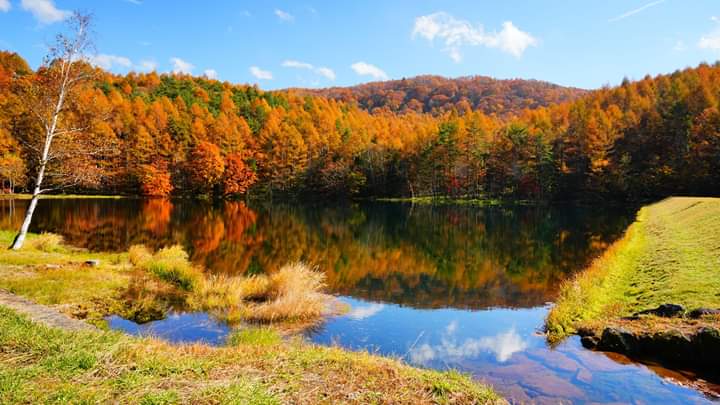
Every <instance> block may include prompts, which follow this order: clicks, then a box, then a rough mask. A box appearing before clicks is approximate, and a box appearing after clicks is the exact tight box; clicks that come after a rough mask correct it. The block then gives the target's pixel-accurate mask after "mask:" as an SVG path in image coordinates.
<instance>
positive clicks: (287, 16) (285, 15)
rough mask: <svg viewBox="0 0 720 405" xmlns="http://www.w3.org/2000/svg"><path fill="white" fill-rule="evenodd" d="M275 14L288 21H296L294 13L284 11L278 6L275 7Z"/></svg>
mask: <svg viewBox="0 0 720 405" xmlns="http://www.w3.org/2000/svg"><path fill="white" fill-rule="evenodd" d="M275 15H276V16H277V18H279V19H280V20H282V21H288V22H292V21H295V16H294V15H292V14H290V13H288V12H286V11H282V10H280V9H278V8H276V9H275Z"/></svg>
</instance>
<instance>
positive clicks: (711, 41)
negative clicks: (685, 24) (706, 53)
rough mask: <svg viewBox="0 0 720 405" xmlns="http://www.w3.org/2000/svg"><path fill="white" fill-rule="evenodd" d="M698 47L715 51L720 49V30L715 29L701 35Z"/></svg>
mask: <svg viewBox="0 0 720 405" xmlns="http://www.w3.org/2000/svg"><path fill="white" fill-rule="evenodd" d="M698 47H699V48H700V49H710V50H713V51H717V50H720V30H715V31H713V32H711V33H709V34H706V35H703V36H702V37H700V41H698Z"/></svg>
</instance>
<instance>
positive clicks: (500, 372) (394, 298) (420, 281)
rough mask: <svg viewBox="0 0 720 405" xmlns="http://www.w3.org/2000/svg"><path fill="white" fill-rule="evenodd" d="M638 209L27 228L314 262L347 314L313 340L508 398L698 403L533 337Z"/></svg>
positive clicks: (459, 209) (431, 211) (159, 328)
mask: <svg viewBox="0 0 720 405" xmlns="http://www.w3.org/2000/svg"><path fill="white" fill-rule="evenodd" d="M0 204H2V205H1V206H2V208H3V212H4V215H3V217H2V218H3V221H4V223H2V224H0V225H2V226H3V227H10V226H17V224H18V223H19V222H20V220H21V215H22V210H23V208H24V205H25V204H26V203H25V202H21V201H16V202H14V203H12V202H9V201H2V202H0ZM634 211H635V210H634V209H616V208H612V209H611V208H603V207H594V208H587V207H586V208H582V207H573V206H559V207H550V208H548V207H514V208H507V207H503V208H500V207H490V208H477V207H466V206H414V207H413V206H410V205H402V204H379V203H372V204H371V203H366V204H365V203H364V204H354V205H343V206H332V207H318V206H286V205H272V206H271V205H261V206H252V207H248V206H247V205H245V204H243V203H238V202H224V203H217V204H210V203H198V202H190V201H173V202H170V201H162V200H134V199H127V200H42V201H41V202H40V205H39V208H38V211H37V214H36V218H35V221H34V225H33V231H36V232H38V231H49V232H57V233H60V234H62V235H64V236H65V238H66V240H67V241H69V242H70V243H72V244H75V245H78V246H83V247H86V248H89V249H92V250H97V251H99V250H124V249H127V248H128V247H129V246H130V245H133V244H137V243H144V244H146V245H148V246H151V247H153V248H160V247H164V246H168V245H171V244H175V243H179V244H181V245H183V246H184V247H185V248H186V249H187V251H188V252H190V255H191V259H192V260H193V261H194V262H195V263H198V264H201V265H203V266H204V267H205V268H206V269H207V271H210V272H217V273H230V274H253V273H261V272H271V271H273V270H275V269H277V268H279V267H280V266H282V265H283V264H285V263H287V262H289V261H296V260H302V261H305V262H308V263H311V264H314V265H317V266H318V268H319V269H320V270H322V271H324V272H325V274H326V275H327V281H328V286H329V289H330V291H331V292H332V293H334V294H336V295H337V296H338V297H339V299H340V300H342V301H343V302H345V303H347V304H349V306H350V311H349V312H348V313H346V314H344V315H342V316H338V317H333V318H330V319H328V320H326V321H325V322H324V323H323V324H321V325H319V326H317V327H316V328H314V329H313V330H310V331H307V332H306V333H305V334H306V336H307V338H308V339H309V340H311V341H313V342H316V343H319V344H326V345H339V346H343V347H347V348H351V349H361V350H370V351H372V352H377V353H380V354H384V355H393V356H397V357H401V358H403V359H405V360H406V361H407V362H409V363H411V364H415V365H418V366H424V367H432V368H438V369H447V368H454V369H459V370H462V371H465V372H469V373H472V374H473V375H474V376H475V377H476V378H478V379H480V380H482V381H486V382H488V383H491V384H493V385H494V386H495V388H496V389H497V390H498V391H500V392H502V393H503V394H505V395H506V396H507V397H508V398H509V399H511V400H512V401H513V402H518V403H524V402H535V403H558V402H568V403H585V402H642V403H702V402H707V401H709V400H710V399H711V398H710V397H707V396H704V395H703V394H700V393H699V392H698V391H696V390H693V389H691V388H687V387H685V386H683V385H682V384H687V383H689V382H690V380H691V379H692V378H693V376H692V375H691V374H690V373H687V372H684V373H683V372H677V371H670V370H666V369H663V368H661V367H658V366H653V365H650V366H647V365H641V364H637V363H633V362H631V361H629V360H628V359H625V358H624V357H622V356H617V355H612V354H603V353H596V352H591V351H587V350H585V349H583V348H582V347H581V346H580V344H579V340H578V339H577V338H571V339H568V340H566V341H565V342H564V343H562V344H561V345H559V346H558V347H556V348H552V349H551V348H549V347H548V346H547V344H546V343H545V340H544V337H543V336H542V335H541V333H540V332H541V328H542V324H543V319H544V317H545V315H546V313H547V310H548V308H549V305H550V303H551V302H552V301H553V299H554V298H555V294H556V292H557V288H558V286H559V284H560V283H561V282H562V281H563V280H565V279H566V278H567V277H569V276H571V275H572V274H574V273H575V272H577V271H579V270H580V269H582V268H583V267H584V266H585V265H587V263H588V262H589V261H590V260H592V258H593V257H596V256H597V255H598V254H600V253H601V252H602V251H603V250H604V249H605V248H606V247H607V245H608V244H609V243H611V242H612V241H613V240H615V239H616V238H617V237H619V236H620V235H621V234H622V232H623V230H624V229H625V228H626V227H627V225H628V224H629V223H630V222H631V221H632V219H633V216H634ZM109 323H110V326H111V327H113V328H116V329H121V330H125V331H127V332H129V333H133V334H146V335H147V334H152V335H155V336H159V337H164V338H166V339H169V340H172V341H176V342H188V341H198V340H202V341H206V342H209V343H211V344H222V343H223V342H224V339H225V337H226V335H227V334H228V333H229V331H230V328H229V327H228V326H227V325H224V324H222V323H220V322H217V321H216V320H214V319H213V318H212V317H210V316H208V315H206V314H202V313H192V314H188V313H171V314H170V315H169V316H168V317H167V318H166V319H163V320H160V321H155V322H150V323H147V324H144V325H137V324H135V323H133V322H131V321H127V320H124V319H121V318H118V317H111V318H110V319H109Z"/></svg>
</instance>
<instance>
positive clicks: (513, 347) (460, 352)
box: [408, 321, 528, 365]
mask: <svg viewBox="0 0 720 405" xmlns="http://www.w3.org/2000/svg"><path fill="white" fill-rule="evenodd" d="M457 329H458V324H457V322H456V321H452V322H450V323H449V324H448V326H447V327H446V328H445V332H444V333H443V335H442V337H441V339H440V344H438V345H430V344H427V343H423V344H421V345H419V346H417V347H413V348H412V349H410V351H409V353H408V354H409V357H410V361H411V362H412V363H414V364H419V365H426V364H427V363H429V362H430V361H433V360H447V359H450V360H461V359H467V358H473V357H477V356H478V355H479V354H480V353H481V352H490V353H493V354H494V355H495V359H496V360H497V361H498V362H501V363H503V362H505V361H507V360H509V359H510V357H512V355H513V354H514V353H517V352H520V351H523V350H525V349H526V348H527V347H528V343H527V342H526V341H524V340H523V339H522V338H521V337H520V335H519V334H518V333H517V332H516V331H515V328H511V329H509V330H508V331H507V332H503V333H499V334H497V335H495V336H488V337H482V338H478V339H475V338H469V339H465V341H463V342H462V343H458V342H457V338H456V337H455V333H456V332H457Z"/></svg>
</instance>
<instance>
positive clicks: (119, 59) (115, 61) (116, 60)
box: [88, 53, 132, 70]
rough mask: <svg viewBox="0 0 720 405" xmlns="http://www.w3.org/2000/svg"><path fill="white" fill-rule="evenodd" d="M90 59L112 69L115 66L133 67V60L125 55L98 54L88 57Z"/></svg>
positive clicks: (98, 64)
mask: <svg viewBox="0 0 720 405" xmlns="http://www.w3.org/2000/svg"><path fill="white" fill-rule="evenodd" d="M88 61H89V62H90V63H91V64H93V65H95V66H98V67H101V68H103V69H105V70H110V69H112V68H113V67H121V68H124V69H130V68H131V67H132V61H130V59H128V58H126V57H124V56H118V55H108V54H104V53H101V54H97V55H92V56H89V57H88Z"/></svg>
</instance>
